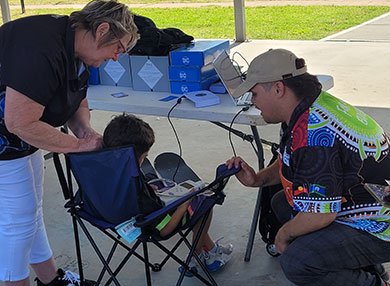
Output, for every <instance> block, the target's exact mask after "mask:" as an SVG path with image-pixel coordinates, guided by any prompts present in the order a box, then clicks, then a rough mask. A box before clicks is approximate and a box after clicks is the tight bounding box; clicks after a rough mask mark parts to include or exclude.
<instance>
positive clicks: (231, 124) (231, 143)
mask: <svg viewBox="0 0 390 286" xmlns="http://www.w3.org/2000/svg"><path fill="white" fill-rule="evenodd" d="M248 109H249V106H245V107H243V108H241V109H240V111H239V112H237V113H236V115H234V117H233V119H232V121H231V122H230V126H229V142H230V146H232V150H233V155H234V157H237V154H236V150H235V149H234V145H233V141H232V131H231V130H232V126H233V123H234V120H236V118H237V117H238V115H240V113H241V112H243V111H247V110H248ZM252 146H253V144H252ZM255 152H256V150H255ZM256 154H257V152H256Z"/></svg>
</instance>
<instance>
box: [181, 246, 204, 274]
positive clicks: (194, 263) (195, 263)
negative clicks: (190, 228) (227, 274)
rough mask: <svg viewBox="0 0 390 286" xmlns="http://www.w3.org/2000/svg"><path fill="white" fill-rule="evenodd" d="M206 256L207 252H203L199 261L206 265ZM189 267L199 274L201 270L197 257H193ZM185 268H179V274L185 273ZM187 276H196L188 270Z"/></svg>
mask: <svg viewBox="0 0 390 286" xmlns="http://www.w3.org/2000/svg"><path fill="white" fill-rule="evenodd" d="M205 255H206V252H204V251H203V250H202V252H201V253H200V254H199V259H200V260H201V261H202V262H203V263H204V261H205ZM188 266H189V267H190V269H191V270H192V271H194V272H196V273H198V270H199V269H201V267H200V265H199V263H198V261H197V260H196V258H195V257H191V260H190V263H189V264H188ZM183 269H184V268H183V266H181V265H180V266H179V272H180V273H181V272H183ZM184 275H185V276H187V277H192V276H194V274H192V273H191V272H190V271H188V270H186V271H185V273H184Z"/></svg>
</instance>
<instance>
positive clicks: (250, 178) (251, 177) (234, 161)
mask: <svg viewBox="0 0 390 286" xmlns="http://www.w3.org/2000/svg"><path fill="white" fill-rule="evenodd" d="M240 163H241V170H240V172H238V173H237V174H236V177H237V179H238V180H239V181H240V182H241V183H242V184H243V185H244V186H247V187H257V186H258V183H257V175H256V172H255V170H253V168H252V167H250V166H249V165H248V164H247V163H246V162H245V161H244V160H243V159H242V158H241V157H233V158H231V159H230V160H227V161H226V163H225V164H226V165H227V167H228V169H231V168H232V167H233V166H234V167H236V168H238V166H239V164H240Z"/></svg>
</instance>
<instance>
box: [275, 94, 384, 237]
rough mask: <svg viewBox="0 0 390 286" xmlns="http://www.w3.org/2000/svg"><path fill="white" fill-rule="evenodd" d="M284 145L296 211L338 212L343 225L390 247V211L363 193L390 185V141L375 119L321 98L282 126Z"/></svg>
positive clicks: (283, 162)
mask: <svg viewBox="0 0 390 286" xmlns="http://www.w3.org/2000/svg"><path fill="white" fill-rule="evenodd" d="M280 142H281V144H280V156H279V163H280V177H281V179H282V183H283V186H284V191H285V193H286V196H287V199H288V201H289V203H290V205H291V206H292V207H293V209H294V210H295V211H298V212H312V213H330V212H337V213H338V215H337V218H336V221H337V222H339V223H342V224H346V225H349V226H351V227H354V228H357V229H360V230H363V231H367V232H369V233H371V234H373V235H375V236H376V237H378V238H380V239H383V240H386V241H390V209H389V208H386V207H383V206H382V205H380V204H379V203H378V202H377V201H376V200H375V199H374V198H373V197H372V196H371V195H370V194H369V193H368V192H367V191H366V190H365V189H364V187H363V184H364V183H375V184H381V185H386V182H385V179H390V156H389V139H388V137H387V135H386V134H385V133H384V131H383V129H382V128H381V127H380V126H379V125H378V124H377V123H376V122H375V121H374V120H373V119H372V118H371V117H370V116H368V115H367V114H365V113H363V112H362V111H360V110H359V109H357V108H355V107H353V106H351V105H350V104H348V103H345V102H343V101H342V100H340V99H337V98H335V97H334V96H332V95H330V94H329V93H326V92H321V93H320V95H318V96H313V97H308V98H305V99H304V100H303V101H302V102H301V103H300V104H299V105H298V106H297V108H296V109H295V110H294V113H293V115H292V117H291V120H290V124H289V125H288V126H287V125H286V124H282V128H281V141H280Z"/></svg>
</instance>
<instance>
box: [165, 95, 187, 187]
mask: <svg viewBox="0 0 390 286" xmlns="http://www.w3.org/2000/svg"><path fill="white" fill-rule="evenodd" d="M183 98H185V96H184V95H183V96H181V97H179V98H178V99H177V101H176V103H175V104H174V105H173V106H172V107H171V109H170V110H169V111H168V115H167V117H168V122H169V124H170V125H171V127H172V130H173V133H174V134H175V137H176V141H177V145H178V146H179V157H180V159H182V155H183V150H182V148H181V143H180V140H179V136H178V135H177V132H176V129H175V127H174V126H173V123H172V121H171V118H170V115H171V112H172V111H173V109H175V107H176V106H178V105H179V104H180V103H181V101H182V100H183ZM180 162H181V160H179V161H178V163H177V166H176V170H175V172H174V173H173V176H172V181H175V177H176V174H177V172H178V170H179V166H180Z"/></svg>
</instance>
